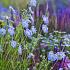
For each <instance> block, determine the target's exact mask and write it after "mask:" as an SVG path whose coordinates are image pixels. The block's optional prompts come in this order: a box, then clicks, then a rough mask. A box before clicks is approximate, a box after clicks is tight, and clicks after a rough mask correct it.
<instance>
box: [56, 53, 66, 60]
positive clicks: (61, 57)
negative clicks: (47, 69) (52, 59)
mask: <svg viewBox="0 0 70 70" xmlns="http://www.w3.org/2000/svg"><path fill="white" fill-rule="evenodd" d="M56 55H57V56H58V60H62V59H64V58H65V56H66V55H65V53H64V52H57V53H56Z"/></svg>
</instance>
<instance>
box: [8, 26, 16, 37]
mask: <svg viewBox="0 0 70 70" xmlns="http://www.w3.org/2000/svg"><path fill="white" fill-rule="evenodd" d="M8 32H9V34H10V35H11V36H13V35H14V34H15V31H14V27H12V26H10V27H9V29H8Z"/></svg>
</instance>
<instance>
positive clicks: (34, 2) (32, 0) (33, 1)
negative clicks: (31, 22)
mask: <svg viewBox="0 0 70 70" xmlns="http://www.w3.org/2000/svg"><path fill="white" fill-rule="evenodd" d="M36 4H37V1H36V0H30V2H29V5H30V6H34V7H36Z"/></svg>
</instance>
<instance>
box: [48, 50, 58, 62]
mask: <svg viewBox="0 0 70 70" xmlns="http://www.w3.org/2000/svg"><path fill="white" fill-rule="evenodd" d="M48 60H50V61H56V60H57V55H56V54H54V53H53V51H50V52H49V54H48Z"/></svg>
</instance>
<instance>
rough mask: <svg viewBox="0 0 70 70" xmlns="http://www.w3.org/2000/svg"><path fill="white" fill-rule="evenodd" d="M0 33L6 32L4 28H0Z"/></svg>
mask: <svg viewBox="0 0 70 70" xmlns="http://www.w3.org/2000/svg"><path fill="white" fill-rule="evenodd" d="M0 34H1V35H3V36H4V35H5V34H6V30H5V29H4V28H0Z"/></svg>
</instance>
